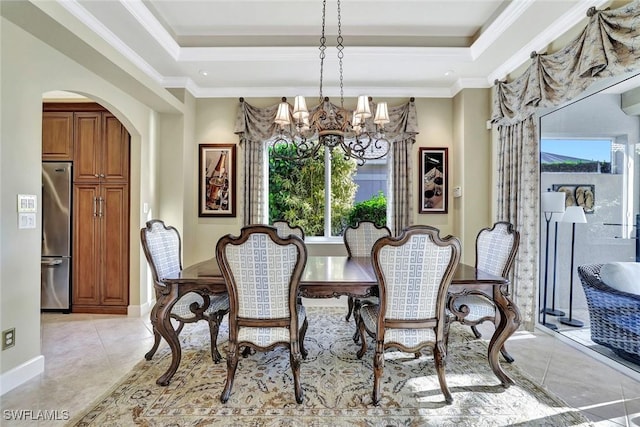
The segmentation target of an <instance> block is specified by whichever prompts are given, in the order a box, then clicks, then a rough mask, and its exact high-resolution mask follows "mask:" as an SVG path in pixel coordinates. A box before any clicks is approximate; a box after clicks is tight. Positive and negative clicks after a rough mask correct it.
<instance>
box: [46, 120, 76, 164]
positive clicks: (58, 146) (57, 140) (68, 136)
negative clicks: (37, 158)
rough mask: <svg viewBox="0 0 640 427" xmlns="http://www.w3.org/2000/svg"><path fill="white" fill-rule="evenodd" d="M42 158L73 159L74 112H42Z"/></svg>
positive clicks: (55, 159) (54, 159)
mask: <svg viewBox="0 0 640 427" xmlns="http://www.w3.org/2000/svg"><path fill="white" fill-rule="evenodd" d="M42 160H53V161H70V160H73V113H72V112H65V111H45V112H43V113H42Z"/></svg>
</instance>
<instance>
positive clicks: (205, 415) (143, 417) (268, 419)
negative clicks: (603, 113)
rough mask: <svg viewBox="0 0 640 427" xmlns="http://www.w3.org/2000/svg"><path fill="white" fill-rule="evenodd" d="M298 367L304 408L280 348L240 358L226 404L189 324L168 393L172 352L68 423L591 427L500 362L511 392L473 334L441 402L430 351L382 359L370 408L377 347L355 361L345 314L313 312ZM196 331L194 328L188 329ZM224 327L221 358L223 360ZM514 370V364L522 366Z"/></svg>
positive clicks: (455, 343)
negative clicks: (378, 393)
mask: <svg viewBox="0 0 640 427" xmlns="http://www.w3.org/2000/svg"><path fill="white" fill-rule="evenodd" d="M308 318H309V330H308V332H307V337H306V340H305V346H306V348H307V350H308V351H309V356H308V358H307V359H306V360H305V361H303V363H302V367H301V382H302V387H303V389H304V402H303V403H302V404H300V405H298V404H296V401H295V395H294V388H293V378H292V375H291V369H290V366H289V356H288V351H286V350H285V349H276V350H273V351H270V352H266V353H256V354H253V355H250V356H248V357H247V358H241V359H240V362H239V364H238V370H237V373H236V378H235V382H234V386H233V389H232V391H231V397H230V399H229V401H228V402H227V403H226V404H222V403H220V393H221V391H222V389H223V387H224V382H225V378H226V363H224V362H222V363H220V364H217V365H216V364H214V363H213V362H212V360H211V355H210V352H209V345H208V342H209V339H208V337H209V335H208V330H207V326H206V324H205V323H203V322H199V323H200V324H199V325H188V326H186V327H185V329H184V330H183V332H182V334H181V336H180V339H181V343H182V348H183V352H182V363H181V365H180V367H179V368H178V371H177V372H176V374H175V376H174V377H173V379H172V381H171V383H170V385H169V386H167V387H160V386H158V385H156V383H155V381H156V379H157V378H158V377H159V376H160V375H161V374H162V373H163V372H164V371H165V370H166V369H167V367H168V366H169V363H170V353H169V349H168V347H167V346H163V347H161V349H160V350H159V351H158V353H157V354H156V355H155V357H154V358H153V360H152V361H142V362H141V363H139V364H138V365H137V366H136V367H135V368H134V369H133V370H132V372H131V373H130V374H129V375H128V376H127V377H126V378H125V379H124V380H123V381H122V382H121V383H119V384H118V385H116V386H115V387H114V388H113V389H112V390H111V391H110V392H109V393H107V394H106V395H105V396H104V397H102V398H101V399H99V400H98V401H97V402H96V403H95V404H94V405H93V406H92V407H91V408H90V409H88V410H87V411H86V412H85V413H84V414H83V415H81V416H80V417H79V418H77V419H75V420H74V421H73V422H72V423H71V424H72V425H76V426H256V427H258V426H431V425H433V426H513V425H532V426H577V425H590V423H589V422H588V421H587V420H586V419H585V418H584V417H583V416H582V415H581V414H580V412H579V411H578V410H576V409H574V408H571V407H569V406H567V404H565V403H564V402H562V401H561V400H559V399H558V398H556V397H554V396H552V395H550V394H549V393H547V392H546V391H545V390H544V389H543V388H541V387H539V386H537V385H536V384H535V383H534V382H533V381H531V380H529V379H528V378H527V377H526V376H525V375H524V374H523V373H522V372H520V371H519V370H518V369H517V367H516V366H514V365H515V364H512V365H509V364H503V366H504V367H505V370H506V371H507V373H508V374H509V375H510V376H511V378H513V379H514V381H515V383H516V384H515V385H513V386H511V387H509V388H507V389H505V388H503V387H502V386H501V385H500V383H499V381H498V379H497V378H496V377H495V375H494V374H493V372H492V371H491V369H490V367H489V365H488V362H487V358H486V352H487V343H486V342H485V341H483V340H476V339H474V337H473V335H472V334H471V333H470V331H469V329H468V328H463V327H461V326H459V325H457V324H454V325H453V327H452V333H451V336H450V340H449V356H448V359H447V367H446V377H447V382H448V384H449V388H450V390H451V392H452V394H453V399H454V402H453V404H452V405H446V404H445V403H444V398H443V395H442V393H441V391H440V386H439V384H438V379H437V376H436V372H435V369H434V365H433V358H432V355H431V354H430V352H429V351H425V354H423V356H422V357H420V358H418V359H415V358H414V357H413V355H412V354H406V353H401V352H394V351H389V352H387V353H385V367H384V376H383V378H382V381H381V389H382V400H381V403H380V405H379V406H374V405H372V404H371V391H372V388H373V371H372V359H373V349H372V348H371V347H372V346H369V349H368V351H367V353H366V354H365V356H364V357H363V358H362V359H361V360H358V359H357V358H356V355H355V354H356V350H357V349H358V345H356V344H354V343H353V340H352V338H351V336H352V334H353V330H354V325H353V322H350V323H347V322H345V320H344V310H343V309H335V308H314V307H312V308H309V309H308ZM189 326H191V327H189ZM226 328H227V324H226V320H225V322H223V325H222V328H221V332H220V340H219V350H220V353H221V354H222V355H223V356H224V355H225V354H226V345H227V338H226V337H227V336H228V334H227V329H226ZM516 363H517V362H516Z"/></svg>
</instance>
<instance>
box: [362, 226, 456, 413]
mask: <svg viewBox="0 0 640 427" xmlns="http://www.w3.org/2000/svg"><path fill="white" fill-rule="evenodd" d="M459 261H460V241H459V240H458V239H457V238H455V237H451V236H447V237H445V238H440V236H439V235H438V230H437V229H435V228H433V227H428V226H412V227H409V228H408V229H407V230H405V231H404V232H403V233H402V235H401V236H400V237H398V238H394V237H383V238H381V239H380V240H378V241H377V242H376V244H375V245H374V247H373V268H374V270H375V273H376V277H377V279H378V292H379V295H380V304H366V305H363V306H362V308H361V312H360V316H359V317H358V319H357V320H358V331H359V333H360V341H361V342H362V344H361V347H360V350H359V351H358V353H357V357H358V358H359V359H360V358H362V356H364V354H365V352H366V350H367V340H366V336H365V334H368V335H369V336H372V337H374V339H375V355H374V357H373V378H374V379H373V395H372V400H373V403H374V404H376V405H377V404H378V403H379V401H380V381H381V379H382V372H383V369H384V351H385V350H386V349H388V348H397V349H400V350H402V351H405V352H411V353H414V354H416V355H419V354H420V351H421V350H422V349H423V348H431V349H432V351H433V359H434V363H435V366H436V373H437V375H438V381H439V383H440V389H441V390H442V394H443V395H444V397H445V401H446V403H447V404H450V403H451V402H453V397H452V396H451V392H450V391H449V389H448V387H447V382H446V379H445V373H444V368H445V360H446V358H447V341H448V339H447V335H448V331H449V323H448V318H447V314H446V311H445V306H446V301H447V297H448V289H449V285H450V284H451V279H452V278H453V274H454V272H455V269H456V267H457V265H458V262H459ZM418 371H419V370H418V369H417V368H416V372H418ZM420 375H422V374H420Z"/></svg>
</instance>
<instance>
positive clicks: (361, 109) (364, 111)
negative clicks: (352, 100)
mask: <svg viewBox="0 0 640 427" xmlns="http://www.w3.org/2000/svg"><path fill="white" fill-rule="evenodd" d="M356 116H358V118H360V119H368V118H369V117H371V108H369V97H368V96H367V95H360V96H359V97H358V105H357V106H356Z"/></svg>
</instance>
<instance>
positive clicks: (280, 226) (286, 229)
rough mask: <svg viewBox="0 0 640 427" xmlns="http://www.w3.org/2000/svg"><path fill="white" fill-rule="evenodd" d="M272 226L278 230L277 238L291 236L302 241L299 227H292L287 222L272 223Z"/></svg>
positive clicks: (302, 235) (302, 236)
mask: <svg viewBox="0 0 640 427" xmlns="http://www.w3.org/2000/svg"><path fill="white" fill-rule="evenodd" d="M273 226H274V227H275V228H276V230H278V236H280V237H287V236H288V235H290V234H293V235H294V236H298V237H299V238H301V239H302V240H304V230H303V229H302V228H301V227H292V226H291V225H290V224H289V222H287V221H283V220H278V221H273Z"/></svg>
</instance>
